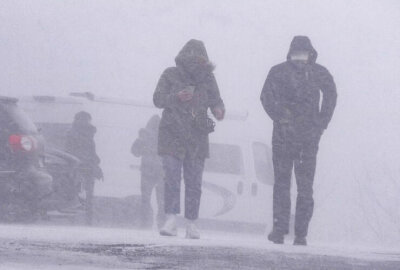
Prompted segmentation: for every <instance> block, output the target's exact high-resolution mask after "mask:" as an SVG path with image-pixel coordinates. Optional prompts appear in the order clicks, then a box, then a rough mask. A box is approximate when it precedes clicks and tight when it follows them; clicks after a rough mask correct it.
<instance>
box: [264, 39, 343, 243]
mask: <svg viewBox="0 0 400 270" xmlns="http://www.w3.org/2000/svg"><path fill="white" fill-rule="evenodd" d="M316 59H317V52H316V50H315V49H314V48H313V46H312V45H311V42H310V40H309V38H308V37H305V36H296V37H294V39H293V41H292V43H291V46H290V50H289V53H288V56H287V61H286V62H284V63H282V64H279V65H276V66H274V67H272V68H271V70H270V72H269V74H268V77H267V79H266V81H265V84H264V87H263V89H262V93H261V102H262V105H263V107H264V109H265V111H266V112H267V114H268V115H269V117H270V118H271V119H272V120H273V122H274V129H273V135H272V153H273V165H274V174H275V183H274V191H273V229H272V232H271V233H270V234H269V235H268V239H269V240H270V241H272V242H274V243H276V244H282V243H283V242H284V235H285V234H288V233H289V217H290V208H291V207H290V204H291V203H290V184H291V176H292V170H293V167H294V173H295V176H296V183H297V202H296V214H295V240H294V245H307V241H306V236H307V233H308V225H309V222H310V220H311V217H312V214H313V208H314V200H313V182H314V174H315V168H316V158H317V152H318V144H319V141H320V138H321V135H322V133H323V132H324V130H325V129H326V128H327V126H328V124H329V122H330V120H331V118H332V115H333V112H334V109H335V106H336V98H337V94H336V86H335V83H334V81H333V78H332V76H331V74H330V73H329V71H328V70H327V69H326V68H325V67H323V66H321V65H319V64H317V63H316V62H315V61H316ZM321 92H322V103H321V108H320V93H321Z"/></svg>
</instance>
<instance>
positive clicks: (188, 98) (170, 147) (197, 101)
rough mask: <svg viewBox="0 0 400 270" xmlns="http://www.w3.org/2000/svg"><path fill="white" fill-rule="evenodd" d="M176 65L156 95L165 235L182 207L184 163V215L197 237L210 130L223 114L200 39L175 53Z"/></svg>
mask: <svg viewBox="0 0 400 270" xmlns="http://www.w3.org/2000/svg"><path fill="white" fill-rule="evenodd" d="M175 62H176V67H170V68H167V69H166V70H165V71H164V73H163V74H162V75H161V78H160V80H159V82H158V85H157V88H156V90H155V92H154V95H153V101H154V104H155V106H156V107H158V108H161V109H164V110H163V113H162V118H161V123H160V128H159V137H158V154H159V155H161V156H162V159H163V167H164V172H165V196H164V197H165V213H166V214H167V221H166V223H165V225H164V226H163V228H162V229H161V230H160V234H162V235H170V236H174V235H176V217H175V216H176V214H178V213H179V212H180V181H181V173H182V168H183V178H184V182H185V218H186V219H187V221H188V222H187V230H186V233H187V235H186V236H187V237H188V238H199V237H200V235H199V232H198V230H197V228H196V226H195V224H194V221H195V220H196V219H197V218H198V215H199V206H200V197H201V184H202V174H203V169H204V161H205V159H206V158H207V157H208V155H209V142H208V134H209V133H210V132H212V131H213V128H214V122H213V121H212V120H211V119H210V118H208V109H210V110H211V113H212V114H213V115H214V117H215V118H216V119H217V120H222V119H223V118H224V114H225V107H224V103H223V101H222V99H221V97H220V93H219V89H218V86H217V82H216V79H215V77H214V74H213V69H214V66H213V65H212V64H211V63H210V61H209V59H208V55H207V51H206V48H205V46H204V44H203V42H202V41H199V40H194V39H192V40H190V41H189V42H187V43H186V45H185V46H184V47H183V48H182V50H181V51H180V52H179V54H178V56H177V57H176V58H175Z"/></svg>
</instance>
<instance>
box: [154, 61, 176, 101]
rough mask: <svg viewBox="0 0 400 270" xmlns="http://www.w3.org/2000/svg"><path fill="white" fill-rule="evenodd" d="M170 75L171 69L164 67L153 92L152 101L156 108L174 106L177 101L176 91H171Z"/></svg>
mask: <svg viewBox="0 0 400 270" xmlns="http://www.w3.org/2000/svg"><path fill="white" fill-rule="evenodd" d="M170 76H171V69H170V68H169V69H166V70H165V71H164V73H163V74H162V75H161V77H160V79H159V81H158V84H157V87H156V90H155V91H154V94H153V103H154V105H155V106H156V107H157V108H160V109H164V108H169V107H174V106H175V105H176V103H177V102H178V96H177V95H176V93H171V83H170V81H169V77H170Z"/></svg>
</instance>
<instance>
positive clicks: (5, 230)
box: [0, 225, 400, 269]
mask: <svg viewBox="0 0 400 270" xmlns="http://www.w3.org/2000/svg"><path fill="white" fill-rule="evenodd" d="M286 242H287V244H285V245H273V244H270V243H269V242H268V241H267V240H266V237H265V236H261V235H244V234H233V233H220V232H218V233H217V232H211V231H204V232H203V234H202V239H200V240H187V239H185V238H184V231H183V230H181V231H180V232H179V236H178V237H176V238H169V237H160V236H159V235H158V233H157V232H156V231H141V230H133V229H119V228H89V227H61V226H27V225H26V226H25V225H1V226H0V269H54V267H55V266H57V269H103V268H113V269H118V268H121V269H127V268H130V269H143V268H150V265H153V266H154V263H158V265H164V267H165V268H168V269H176V268H175V266H176V265H175V264H174V263H176V261H174V259H173V258H175V257H176V256H180V255H181V254H184V253H188V254H192V255H190V256H193V254H196V259H197V260H198V257H197V256H201V254H203V253H204V254H206V255H204V254H203V255H204V258H205V259H204V260H205V261H204V262H203V263H204V264H207V263H208V261H209V260H210V261H212V260H213V259H212V256H213V255H214V256H215V255H216V254H218V253H221V254H220V256H219V257H218V258H219V259H218V262H219V263H223V264H224V265H227V266H226V267H227V268H229V267H228V265H229V263H232V262H233V260H234V259H232V258H239V257H241V259H240V263H241V264H242V266H243V267H240V268H244V269H258V267H256V266H255V265H253V264H254V263H255V262H256V261H257V260H258V261H259V260H264V259H265V263H266V267H268V266H269V264H268V262H269V261H270V260H272V261H276V260H284V261H287V262H288V265H287V267H291V266H290V263H289V262H290V261H292V263H291V264H292V266H293V267H295V266H296V263H295V262H296V261H298V266H299V265H303V266H304V265H305V264H306V263H307V262H311V261H314V262H313V264H315V262H317V264H318V262H320V263H322V265H321V266H320V268H318V267H317V266H316V267H317V268H315V269H325V268H324V267H325V266H326V265H328V263H330V264H332V262H335V261H338V266H337V267H338V268H336V269H370V268H368V267H369V265H374V267H376V266H377V265H378V266H380V267H381V268H379V269H396V267H398V268H397V269H400V250H399V249H387V248H386V249H383V248H374V247H365V246H363V247H357V246H338V245H335V246H329V245H326V244H320V243H310V245H309V246H307V247H295V246H292V245H291V241H289V239H288V240H287V241H286ZM191 252H192V253H191ZM208 252H209V253H210V254H209V253H208ZM132 256H133V257H134V258H135V259H134V260H133V259H132ZM168 256H171V261H169V260H168ZM187 256H189V255H187ZM232 256H233V257H232ZM252 256H254V258H253V259H252ZM271 256H272V257H273V259H271ZM247 257H248V259H246V258H247ZM166 258H167V259H166ZM165 259H166V261H167V264H165V262H163V260H165ZM149 260H150V261H149ZM325 261H326V262H325ZM247 262H248V263H249V264H248V265H247V264H246V263H247ZM213 263H215V260H214V261H213ZM293 263H294V264H293ZM339 263H340V264H339ZM213 265H214V264H213ZM279 265H281V264H279ZM153 266H152V267H153ZM182 266H184V264H183V265H182ZM247 266H248V268H247ZM350 266H351V267H354V268H348V267H350ZM35 267H36V268H35ZM282 267H284V266H282ZM357 267H360V268H357ZM362 267H364V268H362ZM365 267H366V268H365ZM178 268H179V267H178ZM183 268H185V267H183ZM193 268H196V269H197V268H199V265H198V264H197V263H196V264H195V265H193ZM266 269H269V268H266ZM271 269H273V268H271ZM280 269H281V268H280ZM282 269H298V268H282ZM300 269H303V268H300Z"/></svg>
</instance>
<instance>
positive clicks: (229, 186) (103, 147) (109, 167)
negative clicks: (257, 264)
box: [20, 93, 273, 232]
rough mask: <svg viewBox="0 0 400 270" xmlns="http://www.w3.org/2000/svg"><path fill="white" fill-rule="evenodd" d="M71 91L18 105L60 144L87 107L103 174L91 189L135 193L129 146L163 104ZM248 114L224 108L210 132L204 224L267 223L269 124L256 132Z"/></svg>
mask: <svg viewBox="0 0 400 270" xmlns="http://www.w3.org/2000/svg"><path fill="white" fill-rule="evenodd" d="M75 95H76V96H67V97H54V96H33V97H22V98H20V105H21V107H22V108H23V109H25V110H26V112H27V113H28V114H29V115H31V117H32V119H33V120H34V122H35V123H36V124H37V125H38V126H39V128H40V129H41V130H42V132H43V133H44V135H45V136H46V134H50V136H51V137H52V140H51V141H52V142H51V143H52V144H54V145H53V146H55V147H59V148H63V145H64V140H65V134H66V133H65V132H66V131H67V130H68V129H69V128H70V125H71V123H72V120H73V118H74V115H75V114H76V113H77V112H79V111H82V110H85V111H87V112H89V113H90V114H91V115H92V118H93V120H92V121H93V124H94V125H95V126H96V127H97V134H96V136H95V139H96V145H97V152H98V154H99V156H100V158H101V164H100V165H101V167H102V169H103V171H104V178H105V181H104V182H98V183H97V184H96V187H95V195H96V196H107V197H116V198H124V197H127V196H131V195H138V196H139V195H140V171H139V170H140V160H139V159H138V158H135V157H134V156H133V155H132V154H131V153H130V148H131V145H132V143H133V141H134V140H135V139H136V138H137V136H138V131H139V129H140V128H143V127H144V126H145V125H146V123H147V121H148V120H149V119H150V117H151V116H152V115H154V114H160V113H161V110H160V109H157V108H155V107H153V106H152V104H145V103H141V102H137V101H129V100H123V99H115V98H98V97H94V96H93V95H91V94H88V93H83V94H75ZM248 120H249V116H248V115H247V113H229V111H228V113H227V115H226V119H225V120H224V121H222V122H218V123H217V126H216V131H215V132H214V133H212V134H210V159H208V160H207V161H206V167H205V171H204V177H203V181H204V182H203V194H202V202H201V208H200V220H199V222H200V223H202V224H201V226H202V227H210V228H215V229H218V228H221V229H225V230H226V229H232V230H240V229H243V230H249V231H253V232H255V231H257V232H264V231H265V230H266V229H269V228H270V226H269V223H270V221H271V216H272V185H273V169H272V159H271V148H270V147H269V146H268V145H266V144H265V139H264V138H266V136H267V132H268V130H265V131H264V130H263V131H262V132H260V128H259V127H258V128H257V129H255V128H254V127H252V126H251V124H250V123H249V121H248ZM243 131H246V132H243ZM257 132H259V133H261V134H257ZM244 134H246V135H244ZM183 194H184V193H183V192H182V195H183ZM182 201H183V200H182ZM154 207H156V206H155V203H154ZM182 209H184V208H182Z"/></svg>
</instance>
